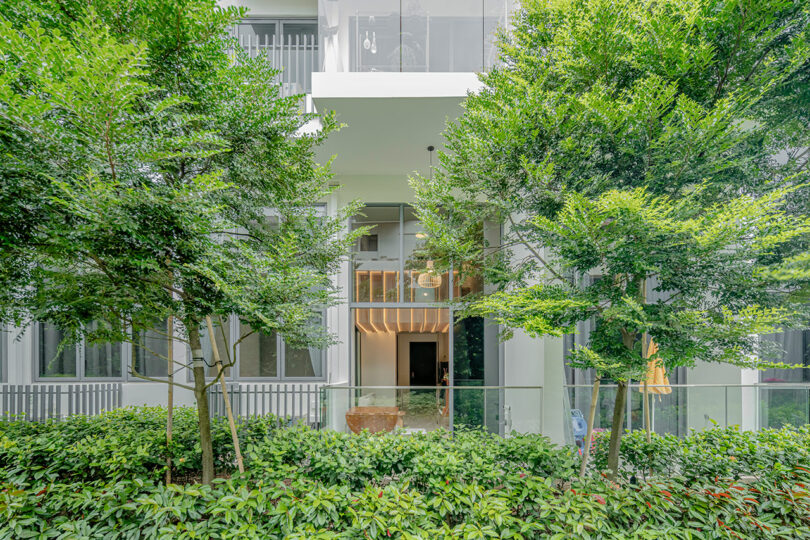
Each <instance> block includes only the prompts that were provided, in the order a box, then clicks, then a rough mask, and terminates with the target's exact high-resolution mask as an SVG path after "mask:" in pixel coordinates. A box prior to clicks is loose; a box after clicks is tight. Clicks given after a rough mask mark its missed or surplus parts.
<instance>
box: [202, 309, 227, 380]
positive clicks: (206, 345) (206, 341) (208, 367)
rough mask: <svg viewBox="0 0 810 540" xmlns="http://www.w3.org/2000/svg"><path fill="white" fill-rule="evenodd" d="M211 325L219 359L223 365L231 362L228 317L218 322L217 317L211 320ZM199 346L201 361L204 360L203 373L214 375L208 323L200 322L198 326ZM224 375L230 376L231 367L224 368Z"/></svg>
mask: <svg viewBox="0 0 810 540" xmlns="http://www.w3.org/2000/svg"><path fill="white" fill-rule="evenodd" d="M211 326H213V328H214V342H215V343H216V345H217V352H219V359H220V361H221V362H222V364H223V365H227V364H229V363H231V361H230V358H231V356H232V355H233V351H232V350H231V347H232V344H231V330H230V322H229V320H228V319H223V321H222V324H220V322H219V319H218V318H214V320H212V321H211ZM200 346H201V347H202V352H203V361H204V362H205V374H206V376H207V377H216V376H217V375H218V373H217V366H216V363H215V361H214V351H213V349H212V347H211V338H210V337H208V325H207V324H202V325H201V326H200ZM225 376H226V377H230V376H231V368H229V367H228V368H225Z"/></svg>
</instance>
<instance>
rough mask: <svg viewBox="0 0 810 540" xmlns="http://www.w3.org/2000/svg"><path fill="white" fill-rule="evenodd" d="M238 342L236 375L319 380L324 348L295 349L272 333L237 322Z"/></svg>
mask: <svg viewBox="0 0 810 540" xmlns="http://www.w3.org/2000/svg"><path fill="white" fill-rule="evenodd" d="M241 332H242V333H241V335H242V336H245V337H244V338H243V339H242V341H241V342H240V343H239V347H238V355H239V377H241V378H254V377H255V378H281V379H322V378H323V377H324V359H325V356H324V351H323V349H317V348H306V349H295V348H293V347H290V346H289V345H287V344H286V343H284V340H283V339H282V338H281V337H280V336H278V335H277V334H276V333H272V334H265V333H263V332H252V331H251V329H250V327H249V326H247V325H246V324H242V325H241Z"/></svg>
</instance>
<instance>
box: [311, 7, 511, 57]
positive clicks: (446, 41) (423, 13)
mask: <svg viewBox="0 0 810 540" xmlns="http://www.w3.org/2000/svg"><path fill="white" fill-rule="evenodd" d="M513 9H514V2H512V1H510V0H407V1H403V0H319V2H318V32H319V35H320V36H321V40H322V43H323V47H322V48H321V49H320V68H321V71H325V72H369V71H389V72H390V71H410V72H480V71H486V70H487V69H489V68H491V67H492V65H493V64H494V63H495V61H496V54H497V52H496V48H495V45H494V43H495V36H496V33H497V29H498V28H500V27H504V26H506V24H507V23H508V21H509V17H510V14H511V12H512V10H513Z"/></svg>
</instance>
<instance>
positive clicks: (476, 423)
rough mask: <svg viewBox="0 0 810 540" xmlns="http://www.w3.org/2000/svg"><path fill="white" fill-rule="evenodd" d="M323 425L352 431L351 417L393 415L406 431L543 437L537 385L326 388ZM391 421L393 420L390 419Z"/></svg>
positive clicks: (541, 405)
mask: <svg viewBox="0 0 810 540" xmlns="http://www.w3.org/2000/svg"><path fill="white" fill-rule="evenodd" d="M322 392H323V398H322V399H323V422H322V424H323V426H324V427H325V428H328V429H333V430H336V431H350V430H352V431H354V430H356V429H358V425H359V424H357V422H354V427H352V420H353V417H356V416H363V415H374V414H377V413H378V412H379V414H381V415H389V416H391V415H394V416H396V417H397V418H396V422H395V425H394V426H393V427H399V428H402V429H404V430H406V431H432V430H436V429H448V430H453V429H455V428H457V427H459V426H462V425H463V426H467V427H479V428H483V429H486V430H488V431H490V432H493V433H499V434H501V435H505V434H508V433H510V432H513V431H516V432H521V433H542V431H543V388H542V387H541V386H449V387H448V386H344V385H333V386H325V387H324V388H323V390H322ZM392 421H393V420H392Z"/></svg>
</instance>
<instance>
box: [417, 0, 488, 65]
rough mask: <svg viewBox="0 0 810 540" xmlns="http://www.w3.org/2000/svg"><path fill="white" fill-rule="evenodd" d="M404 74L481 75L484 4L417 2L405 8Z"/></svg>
mask: <svg viewBox="0 0 810 540" xmlns="http://www.w3.org/2000/svg"><path fill="white" fill-rule="evenodd" d="M402 10H403V11H402V44H401V60H402V71H432V72H463V71H476V72H477V71H481V70H482V69H483V62H484V13H483V5H482V2H481V1H480V0H443V1H438V0H413V1H410V2H408V3H407V4H404V5H403V8H402Z"/></svg>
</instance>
